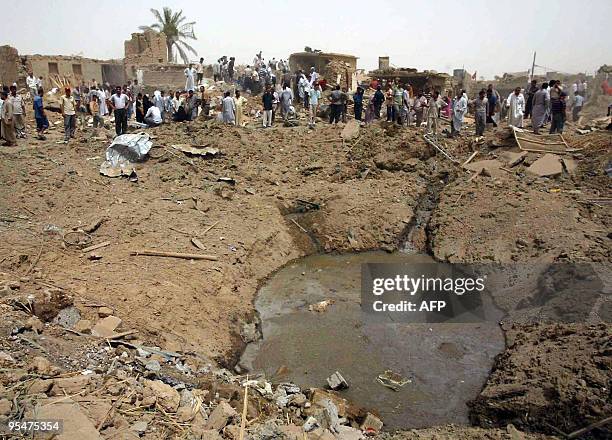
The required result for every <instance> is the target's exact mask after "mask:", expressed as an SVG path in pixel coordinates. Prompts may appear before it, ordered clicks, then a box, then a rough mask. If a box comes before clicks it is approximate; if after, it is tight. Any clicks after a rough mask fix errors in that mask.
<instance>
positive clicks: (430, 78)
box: [370, 56, 453, 93]
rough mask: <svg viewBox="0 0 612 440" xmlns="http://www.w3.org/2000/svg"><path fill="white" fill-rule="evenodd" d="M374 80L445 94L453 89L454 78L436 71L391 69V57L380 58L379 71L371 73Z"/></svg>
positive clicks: (417, 90)
mask: <svg viewBox="0 0 612 440" xmlns="http://www.w3.org/2000/svg"><path fill="white" fill-rule="evenodd" d="M370 76H371V77H372V78H378V79H380V80H386V81H392V80H393V81H395V80H396V79H397V80H399V82H401V83H403V84H410V85H411V86H412V88H413V90H414V91H415V93H418V92H425V91H426V90H437V91H438V92H443V91H444V90H450V89H452V87H453V81H452V77H451V76H450V75H448V74H446V73H438V72H436V71H434V70H425V71H423V72H419V71H418V70H417V69H412V68H405V67H391V65H390V62H389V57H386V56H385V57H379V58H378V69H376V70H373V71H372V72H370Z"/></svg>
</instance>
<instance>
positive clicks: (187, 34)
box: [140, 7, 197, 64]
mask: <svg viewBox="0 0 612 440" xmlns="http://www.w3.org/2000/svg"><path fill="white" fill-rule="evenodd" d="M162 12H163V14H162V13H160V12H159V11H158V10H157V9H151V13H153V15H154V16H155V19H156V20H157V23H155V24H152V25H151V26H140V30H143V31H148V30H153V31H155V32H163V33H164V34H165V35H166V47H167V48H168V61H173V60H174V56H173V48H176V51H177V52H178V54H179V56H180V57H181V59H182V60H183V62H184V63H185V64H187V63H189V56H188V55H187V52H191V53H192V54H194V55H197V52H196V50H195V49H194V48H193V47H191V46H190V45H189V44H187V42H186V41H185V40H188V39H192V40H196V39H197V38H196V36H195V34H194V33H193V25H194V24H195V21H192V22H188V23H185V20H186V18H185V16H184V15H183V11H182V10H181V11H178V12H172V9H170V8H168V7H164V9H163V10H162Z"/></svg>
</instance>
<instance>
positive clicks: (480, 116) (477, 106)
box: [472, 89, 489, 136]
mask: <svg viewBox="0 0 612 440" xmlns="http://www.w3.org/2000/svg"><path fill="white" fill-rule="evenodd" d="M486 95H487V92H486V90H485V89H482V90H481V91H480V92H478V98H476V99H474V100H473V101H472V104H474V111H475V114H476V136H484V132H485V127H486V125H487V111H488V109H489V108H488V107H489V101H488V100H487V96H486Z"/></svg>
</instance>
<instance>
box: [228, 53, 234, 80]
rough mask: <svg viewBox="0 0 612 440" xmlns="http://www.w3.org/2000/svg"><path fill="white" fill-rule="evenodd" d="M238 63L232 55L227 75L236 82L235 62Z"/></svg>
mask: <svg viewBox="0 0 612 440" xmlns="http://www.w3.org/2000/svg"><path fill="white" fill-rule="evenodd" d="M235 63H236V58H234V57H230V59H229V63H227V75H228V77H229V80H230V82H234V64H235Z"/></svg>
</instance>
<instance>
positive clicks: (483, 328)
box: [240, 252, 504, 429]
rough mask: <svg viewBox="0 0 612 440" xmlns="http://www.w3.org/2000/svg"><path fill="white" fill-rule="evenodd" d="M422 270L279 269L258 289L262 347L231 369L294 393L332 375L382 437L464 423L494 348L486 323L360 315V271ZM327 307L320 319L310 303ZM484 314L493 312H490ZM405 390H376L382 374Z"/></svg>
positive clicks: (333, 262) (332, 264) (353, 263)
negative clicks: (377, 420) (368, 412)
mask: <svg viewBox="0 0 612 440" xmlns="http://www.w3.org/2000/svg"><path fill="white" fill-rule="evenodd" d="M387 262H388V263H398V262H399V263H405V264H411V263H429V262H432V260H431V258H430V257H428V256H426V255H419V254H385V253H378V252H368V253H362V254H350V255H317V256H311V257H307V258H304V259H301V260H299V261H297V262H295V263H294V264H292V265H290V266H288V267H286V268H284V269H282V270H280V271H279V272H277V273H276V274H275V275H274V276H272V277H271V279H270V280H269V281H268V282H267V283H266V284H265V285H264V286H263V287H262V288H261V289H260V291H259V294H258V297H257V300H256V302H255V306H256V309H257V310H258V312H259V314H260V317H261V321H262V334H263V339H262V340H261V341H259V342H256V343H253V344H250V345H248V346H247V348H246V350H245V352H244V354H243V356H242V359H241V362H240V364H241V366H243V367H246V368H248V369H250V370H251V371H254V372H264V373H265V374H266V376H267V377H273V376H274V373H275V372H276V371H277V370H278V369H279V368H280V367H282V366H284V367H286V371H288V373H286V375H285V376H283V377H282V378H279V380H282V381H285V380H291V381H293V382H295V383H297V384H298V385H300V386H302V387H324V386H325V385H326V378H327V377H328V376H329V375H331V374H332V373H333V372H334V371H336V370H338V371H340V372H341V373H342V374H343V376H344V377H345V379H346V380H347V381H348V382H349V385H350V388H349V389H347V390H344V391H341V393H342V395H343V396H344V397H346V398H348V399H350V400H351V401H352V402H353V403H355V404H358V405H360V406H364V407H366V408H371V409H375V411H376V412H378V413H379V414H380V416H381V417H382V419H383V421H384V423H385V426H386V429H396V428H417V427H425V426H432V425H438V424H445V423H456V424H467V423H468V408H467V406H466V405H465V402H467V401H468V400H470V399H472V398H474V397H476V395H477V394H478V392H479V391H480V389H481V387H482V385H483V384H484V382H485V379H486V377H487V375H488V373H489V371H490V369H491V366H492V364H493V358H494V357H495V356H496V355H497V354H498V353H500V352H501V351H502V350H503V349H504V337H503V333H502V331H501V329H500V328H499V326H498V325H497V323H496V322H494V321H493V322H483V323H478V324H449V323H444V324H405V323H404V324H400V323H396V324H380V323H373V322H368V321H369V320H368V315H366V314H363V313H362V312H361V309H360V282H361V278H360V276H361V264H362V263H387ZM326 299H333V300H335V303H334V304H333V305H331V306H329V307H328V308H327V310H326V311H325V312H322V313H317V312H311V311H309V310H308V306H309V305H310V304H313V303H316V302H318V301H322V300H326ZM485 308H486V311H487V313H488V314H489V315H492V316H493V317H494V318H493V319H496V318H497V317H499V318H501V316H502V313H501V312H500V311H499V310H497V309H495V307H494V306H493V305H492V304H488V305H486V307H485ZM388 369H391V370H393V371H394V372H397V373H400V374H401V375H402V376H404V377H405V378H408V379H411V382H410V383H408V384H407V385H405V386H404V387H403V388H401V389H400V390H399V391H397V392H396V391H393V390H391V389H389V388H386V387H384V386H382V385H381V384H380V383H378V382H377V380H376V377H377V376H378V375H379V374H381V373H383V372H384V371H385V370H388Z"/></svg>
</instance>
